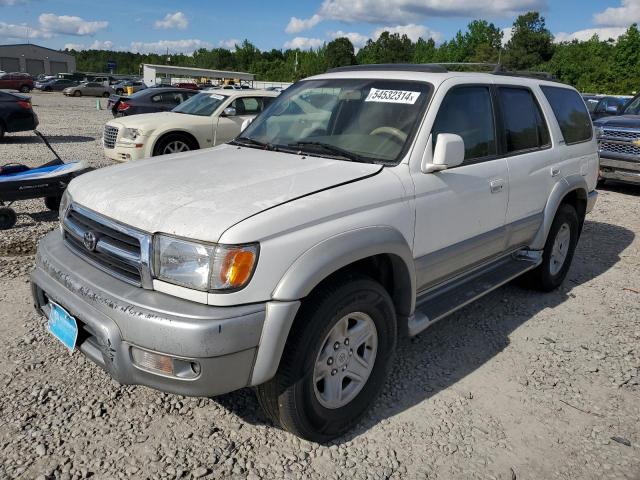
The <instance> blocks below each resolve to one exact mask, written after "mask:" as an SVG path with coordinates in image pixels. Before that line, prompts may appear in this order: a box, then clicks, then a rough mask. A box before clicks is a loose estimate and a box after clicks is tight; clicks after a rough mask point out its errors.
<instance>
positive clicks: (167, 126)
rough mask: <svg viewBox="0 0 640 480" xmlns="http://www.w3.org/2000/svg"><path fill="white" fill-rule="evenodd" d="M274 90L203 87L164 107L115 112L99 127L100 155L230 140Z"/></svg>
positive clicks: (134, 156) (159, 151)
mask: <svg viewBox="0 0 640 480" xmlns="http://www.w3.org/2000/svg"><path fill="white" fill-rule="evenodd" d="M277 96H278V94H277V93H275V92H267V91H260V90H216V91H204V92H200V93H199V94H197V95H194V96H193V97H191V98H190V99H189V100H186V101H185V102H183V103H181V104H180V105H178V106H177V107H175V108H174V109H173V110H172V111H170V112H158V113H146V114H142V115H135V116H131V117H119V118H117V119H114V120H112V121H110V122H109V123H107V124H106V125H105V127H104V133H103V136H102V145H103V147H104V153H105V155H106V156H107V157H108V158H110V159H112V160H116V161H118V162H128V161H130V160H139V159H141V158H147V157H155V156H158V155H165V154H168V153H179V152H186V151H189V150H198V149H201V148H208V147H214V146H216V145H220V144H222V143H226V142H229V141H230V140H233V139H234V138H235V137H237V136H238V135H239V134H240V131H241V128H242V125H243V124H244V123H245V121H247V120H249V121H250V120H252V119H253V118H254V117H255V116H256V115H257V114H258V113H260V112H261V111H262V110H263V109H264V108H265V107H266V106H267V105H269V103H270V102H271V101H272V100H273V98H275V97H277Z"/></svg>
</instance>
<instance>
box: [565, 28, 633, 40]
mask: <svg viewBox="0 0 640 480" xmlns="http://www.w3.org/2000/svg"><path fill="white" fill-rule="evenodd" d="M626 30H627V29H626V28H625V27H605V28H587V29H585V30H578V31H577V32H573V33H566V32H560V33H556V34H555V35H554V36H555V41H556V42H570V41H572V40H580V41H581V42H584V41H585V40H589V39H590V38H591V37H593V36H594V35H598V38H600V40H609V39H610V38H613V39H614V40H617V39H618V37H619V36H620V35H622V34H623V33H625V31H626Z"/></svg>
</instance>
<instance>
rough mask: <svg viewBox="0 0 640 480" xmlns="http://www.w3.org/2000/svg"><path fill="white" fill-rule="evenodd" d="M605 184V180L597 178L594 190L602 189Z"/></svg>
mask: <svg viewBox="0 0 640 480" xmlns="http://www.w3.org/2000/svg"><path fill="white" fill-rule="evenodd" d="M606 184H607V179H606V178H598V183H597V184H596V188H602V187H604V186H605V185H606Z"/></svg>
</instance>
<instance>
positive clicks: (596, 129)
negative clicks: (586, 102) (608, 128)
mask: <svg viewBox="0 0 640 480" xmlns="http://www.w3.org/2000/svg"><path fill="white" fill-rule="evenodd" d="M593 131H594V133H595V134H596V138H600V137H604V128H602V127H598V126H595V127H593Z"/></svg>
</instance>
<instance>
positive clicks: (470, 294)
mask: <svg viewBox="0 0 640 480" xmlns="http://www.w3.org/2000/svg"><path fill="white" fill-rule="evenodd" d="M597 177H598V154H597V146H596V139H595V137H594V135H593V129H592V124H591V120H590V118H589V114H588V112H587V109H586V107H585V105H584V103H583V102H582V100H581V98H580V95H579V94H578V93H577V92H576V91H575V90H574V89H573V88H571V87H568V86H566V85H562V84H560V83H556V82H553V81H546V80H541V79H536V78H524V77H522V76H518V75H510V74H506V73H504V72H502V73H501V74H497V73H496V74H490V73H478V72H467V73H464V72H450V71H448V70H447V69H445V68H444V67H442V66H438V65H374V66H363V67H348V68H346V67H345V68H341V69H337V70H333V71H331V72H328V73H326V74H323V75H318V76H315V77H311V78H308V79H306V80H304V81H300V82H298V83H296V84H295V85H293V86H292V87H290V88H288V89H287V90H286V91H285V92H283V93H282V94H281V95H280V97H278V98H277V99H275V100H274V102H273V103H272V104H271V105H270V106H269V107H268V108H267V109H266V110H265V111H264V112H263V113H262V114H261V115H259V116H258V117H257V118H256V119H255V121H253V123H251V124H250V125H249V126H248V127H247V128H246V130H244V132H243V133H242V134H241V135H240V136H239V137H237V138H236V139H235V140H234V141H232V142H231V143H229V144H225V145H221V146H219V147H216V148H214V149H209V150H203V151H196V152H188V153H184V154H177V155H167V156H163V157H161V158H154V159H148V160H143V161H140V162H133V163H130V164H125V165H119V166H115V167H109V168H105V169H101V170H99V171H94V172H91V173H87V174H85V175H83V176H81V177H79V178H77V179H75V180H74V181H73V182H71V184H70V185H69V187H68V189H67V191H66V194H65V196H64V198H63V200H62V202H61V206H60V219H61V222H60V223H61V225H60V230H56V231H54V232H52V233H50V234H49V235H47V236H46V237H45V238H44V239H43V240H42V241H41V242H40V245H39V248H38V256H37V266H36V269H35V270H34V272H33V275H32V288H33V298H34V300H35V305H36V308H37V309H38V310H39V311H41V312H42V313H43V314H45V315H46V316H47V317H48V328H49V330H50V331H51V333H53V334H54V335H55V336H56V337H57V338H58V339H60V340H61V341H62V342H63V343H64V344H65V345H66V346H67V347H68V348H69V349H71V350H74V349H78V350H79V351H80V352H82V353H83V354H84V355H86V356H87V357H88V358H89V359H91V360H92V361H94V362H95V363H97V364H98V365H100V366H101V367H102V368H104V370H106V372H108V373H109V374H110V375H111V376H112V377H113V378H115V379H116V380H117V381H119V382H120V383H123V384H140V385H147V386H150V387H153V388H156V389H160V390H163V391H167V392H175V393H178V394H183V395H195V396H213V395H219V394H222V393H225V392H229V391H232V390H236V389H239V388H243V387H247V386H254V387H256V391H257V395H258V399H259V402H260V404H261V405H262V407H263V409H264V411H265V412H266V415H268V416H269V417H270V418H272V419H273V420H274V421H275V422H277V423H278V424H280V425H281V426H282V427H284V428H285V429H286V430H288V431H290V432H293V433H295V434H297V435H299V436H302V437H304V438H307V439H311V440H314V441H325V440H327V439H330V438H333V437H336V436H338V435H341V434H342V433H344V432H345V431H347V430H349V429H350V428H351V427H352V426H354V424H355V423H356V422H357V421H358V419H359V418H360V416H361V415H362V414H363V413H364V412H365V411H366V409H367V408H368V406H369V405H370V404H371V403H372V401H373V400H374V398H375V397H376V395H377V394H378V392H379V391H380V390H381V388H382V386H383V384H384V382H385V378H386V376H387V372H388V370H389V367H390V364H391V362H392V360H393V356H394V350H395V349H396V339H397V338H398V335H416V334H418V333H420V332H421V331H423V330H424V329H426V328H427V327H429V326H431V325H433V324H434V323H435V322H437V321H438V320H440V319H442V318H443V317H445V316H446V315H448V314H450V313H451V312H453V311H455V310H456V309H458V308H460V307H462V306H464V305H466V304H468V303H469V302H471V301H473V300H475V299H477V298H479V297H480V296H482V295H484V294H486V293H487V292H489V291H491V290H493V289H495V288H497V287H499V286H500V285H503V284H504V283H506V282H508V281H510V280H511V279H513V278H515V277H518V276H520V275H523V274H526V276H527V277H528V280H529V284H530V285H532V286H534V287H536V288H538V289H540V290H542V291H548V290H552V289H554V288H556V287H558V286H559V285H560V284H561V283H562V281H563V279H564V278H565V276H566V274H567V271H568V269H569V266H570V264H571V260H572V257H573V254H574V251H575V248H576V243H577V241H578V238H579V236H580V232H581V229H582V225H583V221H584V218H585V214H586V213H588V212H589V211H590V210H591V209H592V208H593V206H594V203H595V201H596V195H597V194H596V191H595V190H594V188H595V185H596V181H597Z"/></svg>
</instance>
